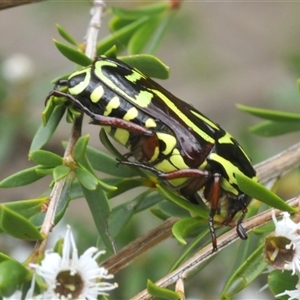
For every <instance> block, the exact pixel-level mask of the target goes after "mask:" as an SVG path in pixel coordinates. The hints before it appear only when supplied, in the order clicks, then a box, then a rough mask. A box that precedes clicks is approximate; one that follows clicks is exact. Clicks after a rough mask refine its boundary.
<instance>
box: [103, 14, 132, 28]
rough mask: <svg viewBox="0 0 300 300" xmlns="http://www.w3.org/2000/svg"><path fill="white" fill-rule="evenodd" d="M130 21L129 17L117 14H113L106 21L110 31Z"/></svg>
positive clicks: (126, 24)
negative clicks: (124, 17) (123, 17)
mask: <svg viewBox="0 0 300 300" xmlns="http://www.w3.org/2000/svg"><path fill="white" fill-rule="evenodd" d="M131 23H132V20H129V19H127V20H125V19H122V18H120V17H118V16H113V17H112V18H111V19H110V20H109V22H108V28H109V30H110V31H111V32H116V31H118V30H120V29H122V28H123V27H125V26H128V25H129V24H131Z"/></svg>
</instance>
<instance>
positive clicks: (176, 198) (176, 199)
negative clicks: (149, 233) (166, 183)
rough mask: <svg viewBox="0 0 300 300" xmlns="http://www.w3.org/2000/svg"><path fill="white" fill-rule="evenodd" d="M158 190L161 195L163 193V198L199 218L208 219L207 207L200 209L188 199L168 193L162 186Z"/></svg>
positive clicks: (158, 186)
mask: <svg viewBox="0 0 300 300" xmlns="http://www.w3.org/2000/svg"><path fill="white" fill-rule="evenodd" d="M157 190H158V192H159V193H161V194H162V195H163V196H165V197H166V198H167V199H168V200H170V201H171V202H173V203H175V204H177V205H179V206H180V207H182V208H184V209H186V210H188V211H190V212H193V213H194V214H196V215H197V216H199V217H202V218H207V216H208V212H209V211H208V208H207V207H206V209H205V208H203V207H199V206H198V205H195V204H193V203H191V202H189V201H187V200H186V199H184V198H182V197H180V196H178V195H176V194H175V193H171V192H169V191H167V190H166V189H164V188H163V187H162V186H160V185H157Z"/></svg>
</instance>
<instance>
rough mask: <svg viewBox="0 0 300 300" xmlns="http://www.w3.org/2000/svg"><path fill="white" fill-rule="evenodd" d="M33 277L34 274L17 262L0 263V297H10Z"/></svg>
mask: <svg viewBox="0 0 300 300" xmlns="http://www.w3.org/2000/svg"><path fill="white" fill-rule="evenodd" d="M31 276H32V273H31V272H30V271H29V270H27V269H26V268H25V267H24V266H23V265H22V264H20V263H19V262H17V261H15V260H6V261H4V262H2V263H0V295H1V296H2V297H10V296H11V295H12V294H13V293H14V292H15V291H16V290H17V289H18V288H19V287H20V285H21V284H22V283H23V282H25V281H29V280H30V279H31Z"/></svg>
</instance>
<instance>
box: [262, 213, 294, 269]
mask: <svg viewBox="0 0 300 300" xmlns="http://www.w3.org/2000/svg"><path fill="white" fill-rule="evenodd" d="M281 214H282V216H283V217H282V220H280V221H277V219H276V217H275V213H274V211H272V218H273V221H274V223H275V227H276V228H275V232H274V234H273V235H271V236H269V237H267V238H266V245H265V256H266V255H267V256H268V258H267V261H268V260H269V262H273V263H271V264H272V265H273V266H274V267H275V268H277V269H284V270H291V271H292V275H294V274H295V273H296V272H300V234H299V233H300V224H299V223H295V222H294V221H293V220H291V218H290V214H289V213H287V212H283V213H281Z"/></svg>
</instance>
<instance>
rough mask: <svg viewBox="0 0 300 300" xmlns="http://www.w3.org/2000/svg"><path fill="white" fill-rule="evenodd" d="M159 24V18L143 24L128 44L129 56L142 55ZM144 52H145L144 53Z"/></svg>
mask: <svg viewBox="0 0 300 300" xmlns="http://www.w3.org/2000/svg"><path fill="white" fill-rule="evenodd" d="M159 22H160V18H152V19H151V22H147V23H145V24H143V26H141V27H140V28H139V29H138V30H137V31H136V32H135V33H134V34H133V36H132V38H131V39H130V41H129V43H128V52H129V54H131V55H135V54H139V53H142V52H143V50H144V49H145V47H146V45H147V44H148V42H149V39H150V37H151V35H152V33H153V32H154V31H155V29H156V27H157V26H158V24H159ZM144 52H145V51H144Z"/></svg>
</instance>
